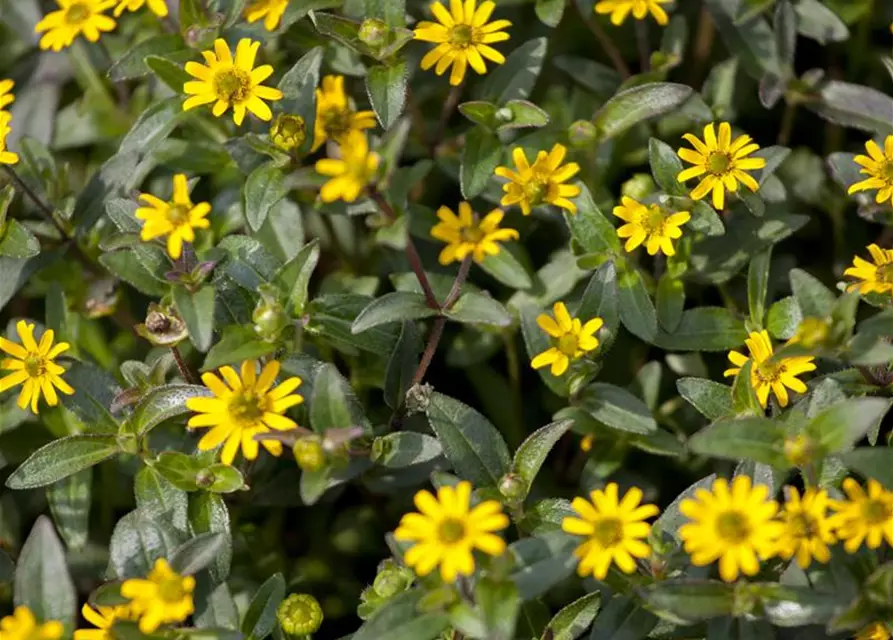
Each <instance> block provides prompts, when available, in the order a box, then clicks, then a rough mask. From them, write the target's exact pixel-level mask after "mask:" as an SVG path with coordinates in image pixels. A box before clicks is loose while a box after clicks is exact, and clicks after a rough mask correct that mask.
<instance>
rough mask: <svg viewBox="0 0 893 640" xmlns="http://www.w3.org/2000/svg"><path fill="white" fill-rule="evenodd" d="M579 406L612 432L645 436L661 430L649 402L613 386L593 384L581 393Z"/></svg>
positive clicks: (600, 383)
mask: <svg viewBox="0 0 893 640" xmlns="http://www.w3.org/2000/svg"><path fill="white" fill-rule="evenodd" d="M577 406H579V407H580V408H581V409H583V410H584V411H586V412H587V413H588V414H589V415H591V416H592V417H593V418H595V419H596V420H598V421H599V422H601V423H603V424H605V425H607V426H609V427H611V428H612V429H618V430H620V431H627V432H630V433H641V434H647V433H650V432H652V431H656V430H657V423H656V422H655V421H654V418H653V417H652V416H651V412H650V411H649V410H648V407H647V406H645V403H644V402H642V401H641V400H639V398H637V397H636V396H634V395H633V394H632V393H630V392H629V391H627V390H626V389H623V388H621V387H617V386H614V385H612V384H606V383H603V382H596V383H593V384H591V385H589V386H588V387H586V388H585V389H584V390H583V392H582V393H581V394H580V396H579V400H578V404H577Z"/></svg>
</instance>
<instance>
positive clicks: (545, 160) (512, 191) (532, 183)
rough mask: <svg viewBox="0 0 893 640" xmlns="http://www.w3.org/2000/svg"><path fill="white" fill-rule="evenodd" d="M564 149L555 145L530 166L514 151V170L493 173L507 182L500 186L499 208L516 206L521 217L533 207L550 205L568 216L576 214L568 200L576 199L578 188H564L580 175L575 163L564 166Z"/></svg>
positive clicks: (573, 205)
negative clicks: (563, 211) (503, 193)
mask: <svg viewBox="0 0 893 640" xmlns="http://www.w3.org/2000/svg"><path fill="white" fill-rule="evenodd" d="M566 155H567V147H565V146H564V145H562V144H556V145H555V146H553V147H552V150H551V151H540V152H538V153H537V154H536V160H534V162H533V164H530V163H529V162H528V161H527V156H526V155H525V154H524V149H522V148H521V147H515V148H514V149H513V150H512V160H513V161H514V163H515V169H514V170H512V169H509V168H508V167H496V170H495V171H494V173H495V174H496V175H497V176H499V177H500V178H505V179H506V180H508V182H507V183H506V184H504V185H502V189H503V191H505V195H504V196H502V200H500V201H499V204H501V205H502V206H504V207H506V206H509V205H513V204H517V205H518V206H520V207H521V213H523V214H524V215H525V216H526V215H530V211H531V209H532V208H533V207H536V206H538V205H541V204H544V203H546V204H552V205H555V206H556V207H561V208H562V209H567V210H568V211H569V212H570V213H576V212H577V205H576V204H574V203H573V201H572V200H570V198H576V197H577V196H578V195H580V187H578V186H576V185H573V184H564V183H565V182H567V181H568V180H570V179H571V178H573V177H574V176H575V175H577V173H578V172H579V171H580V165H578V164H577V163H576V162H568V163H567V164H563V163H564V158H565V156H566Z"/></svg>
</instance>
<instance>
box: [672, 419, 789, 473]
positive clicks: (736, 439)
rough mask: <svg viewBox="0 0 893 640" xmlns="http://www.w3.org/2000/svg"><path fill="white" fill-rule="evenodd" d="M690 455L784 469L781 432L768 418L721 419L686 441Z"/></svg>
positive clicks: (785, 460) (784, 460) (785, 465)
mask: <svg viewBox="0 0 893 640" xmlns="http://www.w3.org/2000/svg"><path fill="white" fill-rule="evenodd" d="M688 447H689V449H691V451H692V452H694V453H697V454H700V455H705V456H712V457H715V458H725V459H726V460H753V461H754V462H762V463H764V464H768V465H771V466H773V467H775V468H776V469H788V468H790V466H791V465H790V463H788V461H787V458H786V457H785V454H784V429H783V428H782V427H781V426H779V425H778V423H776V422H774V421H772V420H770V419H768V418H742V419H737V420H734V419H721V420H717V421H716V422H714V423H713V424H711V425H710V426H708V427H705V428H704V429H702V430H701V431H698V432H697V433H696V434H694V435H693V436H692V437H691V438H689V440H688Z"/></svg>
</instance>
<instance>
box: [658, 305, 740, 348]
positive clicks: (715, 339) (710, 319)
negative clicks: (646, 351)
mask: <svg viewBox="0 0 893 640" xmlns="http://www.w3.org/2000/svg"><path fill="white" fill-rule="evenodd" d="M746 337H747V332H746V331H745V329H744V322H743V321H742V320H739V319H738V318H736V317H734V316H733V315H732V313H731V312H730V311H729V310H728V309H725V308H722V307H696V308H694V309H689V310H688V311H686V312H685V313H683V314H682V321H681V322H680V323H679V326H678V327H677V328H676V331H674V332H673V333H671V334H670V333H665V332H663V331H661V332H660V333H659V334H658V335H657V337H656V338H655V340H654V344H656V345H657V346H658V347H660V348H662V349H667V350H668V351H728V350H729V349H734V348H736V347H739V346H741V345H742V344H744V339H745V338H746Z"/></svg>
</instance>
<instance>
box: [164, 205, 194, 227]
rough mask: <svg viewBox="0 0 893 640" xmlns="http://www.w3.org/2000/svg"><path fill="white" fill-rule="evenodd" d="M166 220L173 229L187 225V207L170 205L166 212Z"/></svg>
mask: <svg viewBox="0 0 893 640" xmlns="http://www.w3.org/2000/svg"><path fill="white" fill-rule="evenodd" d="M167 220H168V222H170V223H171V224H172V225H174V226H175V227H179V226H180V225H183V224H189V207H186V206H184V205H182V204H172V205H171V207H170V209H168V210H167Z"/></svg>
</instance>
